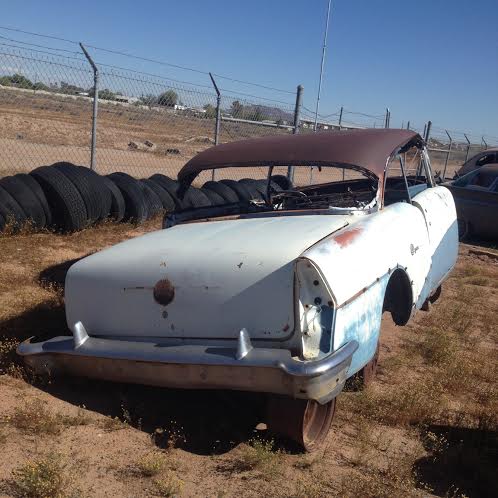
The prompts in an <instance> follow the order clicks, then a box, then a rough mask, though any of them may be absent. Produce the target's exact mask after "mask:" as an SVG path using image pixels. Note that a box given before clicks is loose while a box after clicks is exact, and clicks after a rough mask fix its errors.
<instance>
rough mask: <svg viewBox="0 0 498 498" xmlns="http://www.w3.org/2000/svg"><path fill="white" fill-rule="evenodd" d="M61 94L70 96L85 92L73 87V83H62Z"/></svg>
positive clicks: (82, 89)
mask: <svg viewBox="0 0 498 498" xmlns="http://www.w3.org/2000/svg"><path fill="white" fill-rule="evenodd" d="M59 91H60V92H61V93H67V94H68V95H76V94H78V93H82V92H84V91H85V89H84V88H82V87H80V86H77V85H72V84H71V83H66V82H65V81H61V82H60V90H59Z"/></svg>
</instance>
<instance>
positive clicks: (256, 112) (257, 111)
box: [252, 105, 266, 121]
mask: <svg viewBox="0 0 498 498" xmlns="http://www.w3.org/2000/svg"><path fill="white" fill-rule="evenodd" d="M252 119H254V121H263V120H265V119H266V116H265V113H264V112H263V109H261V107H260V106H259V105H256V106H254V107H253V112H252Z"/></svg>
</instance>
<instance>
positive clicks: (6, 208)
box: [0, 186, 27, 228]
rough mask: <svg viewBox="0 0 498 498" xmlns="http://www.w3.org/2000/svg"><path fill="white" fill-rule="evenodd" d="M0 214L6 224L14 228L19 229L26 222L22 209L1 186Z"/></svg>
mask: <svg viewBox="0 0 498 498" xmlns="http://www.w3.org/2000/svg"><path fill="white" fill-rule="evenodd" d="M0 214H2V216H3V217H4V218H5V221H6V223H7V224H8V223H12V224H13V225H14V227H15V228H19V227H21V226H22V225H24V223H26V221H27V217H26V214H25V213H24V211H23V209H22V207H21V206H19V203H18V202H17V201H16V200H15V199H14V198H13V197H12V196H11V195H10V194H9V192H7V190H5V189H4V188H3V187H2V186H0Z"/></svg>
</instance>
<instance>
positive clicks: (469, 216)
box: [444, 156, 498, 240]
mask: <svg viewBox="0 0 498 498" xmlns="http://www.w3.org/2000/svg"><path fill="white" fill-rule="evenodd" d="M481 158H482V159H485V158H487V156H482V157H481ZM478 162H479V161H477V162H476V163H475V164H477V163H478ZM475 164H474V165H475ZM444 185H445V186H446V187H447V188H448V189H449V190H450V192H451V193H452V194H453V198H454V199H455V205H456V210H457V220H458V232H459V236H460V239H464V238H466V237H468V236H470V235H472V236H475V237H479V238H483V239H489V240H498V163H496V164H486V165H485V166H481V167H478V168H476V169H472V170H470V172H468V173H467V174H465V175H463V176H460V177H458V178H457V179H455V180H453V181H451V182H447V183H445V184H444Z"/></svg>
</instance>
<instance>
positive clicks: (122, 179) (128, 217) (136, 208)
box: [107, 173, 148, 223]
mask: <svg viewBox="0 0 498 498" xmlns="http://www.w3.org/2000/svg"><path fill="white" fill-rule="evenodd" d="M107 177H108V178H110V179H111V180H112V181H113V182H114V183H115V184H116V185H117V186H118V188H119V190H121V193H122V194H123V198H124V200H125V215H124V218H123V220H125V221H131V222H133V223H143V222H144V221H145V220H146V219H147V214H148V213H147V204H146V201H145V196H144V193H143V190H142V188H141V186H140V183H139V182H138V180H136V179H135V178H133V177H131V176H130V175H128V174H126V173H111V174H110V175H107Z"/></svg>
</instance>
